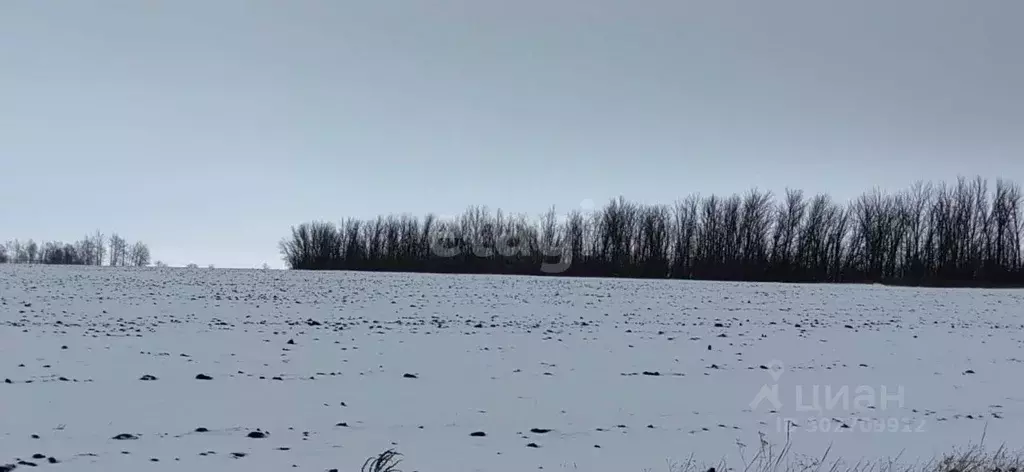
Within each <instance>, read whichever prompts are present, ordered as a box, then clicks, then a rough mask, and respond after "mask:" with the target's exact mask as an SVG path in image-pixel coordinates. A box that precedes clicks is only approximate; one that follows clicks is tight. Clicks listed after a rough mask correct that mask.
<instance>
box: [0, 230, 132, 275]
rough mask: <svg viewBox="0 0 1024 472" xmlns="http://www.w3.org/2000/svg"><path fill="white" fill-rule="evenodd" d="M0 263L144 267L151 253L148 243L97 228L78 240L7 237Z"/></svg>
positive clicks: (0, 248) (0, 252) (1, 249)
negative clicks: (42, 240)
mask: <svg viewBox="0 0 1024 472" xmlns="http://www.w3.org/2000/svg"><path fill="white" fill-rule="evenodd" d="M0 263H13V264H62V265H91V266H100V265H109V266H113V267H127V266H131V267H145V266H148V265H149V263H150V254H149V246H147V245H146V244H145V243H143V242H135V243H131V244H129V243H128V241H127V240H125V239H124V238H122V237H121V236H118V235H117V233H114V234H112V235H111V236H110V238H109V239H107V238H106V237H105V236H104V235H103V233H101V232H99V231H97V232H96V233H95V234H93V235H91V236H86V237H84V238H82V239H81V240H79V241H77V242H75V243H64V242H60V241H50V242H44V243H41V244H40V243H36V242H35V241H34V240H31V239H30V240H28V241H25V242H22V241H19V240H17V239H15V240H11V241H7V242H6V243H4V244H2V245H0Z"/></svg>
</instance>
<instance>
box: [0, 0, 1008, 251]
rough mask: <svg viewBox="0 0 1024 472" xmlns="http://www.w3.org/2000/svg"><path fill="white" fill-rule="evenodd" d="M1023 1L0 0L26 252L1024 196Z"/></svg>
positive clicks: (4, 208)
mask: <svg viewBox="0 0 1024 472" xmlns="http://www.w3.org/2000/svg"><path fill="white" fill-rule="evenodd" d="M1022 23H1024V3H1022V2H1020V1H1017V0H992V1H989V0H970V1H964V0H884V1H882V0H870V1H865V0H858V1H821V0H814V1H810V0H808V1H789V0H772V1H761V0H746V1H735V0H713V1H712V0H703V1H687V0H674V1H665V0H632V1H626V0H622V1H610V0H587V1H583V0H573V1H559V0H516V1H502V2H498V1H494V0H437V1H432V2H427V1H420V0H392V1H385V0H376V1H365V2H351V1H340V0H330V1H329V0H321V1H305V0H289V1H280V0H273V1H271V0H250V1H241V0H175V1H163V2H156V1H138V0H134V1H128V0H122V1H103V2H99V1H86V0H80V1H54V0H49V1H47V0H2V1H0V177H2V180H0V240H4V239H10V238H21V239H28V238H35V239H37V240H40V239H47V240H49V239H60V240H68V241H70V240H74V239H77V238H79V237H81V236H83V235H84V234H85V233H87V232H92V231H94V230H95V229H102V230H103V231H105V232H107V233H108V234H109V232H111V231H117V232H119V233H120V234H121V235H122V236H124V237H126V238H128V239H129V240H130V241H133V240H139V239H141V240H144V241H147V242H148V243H150V246H151V249H152V251H153V255H154V258H156V259H161V260H164V261H166V262H168V263H170V264H172V265H183V264H186V263H188V262H192V261H194V262H196V263H199V264H210V263H212V264H216V265H218V266H233V267H255V266H258V265H260V264H261V263H263V262H268V263H270V264H271V265H272V266H280V265H281V263H280V259H279V256H278V254H277V248H276V244H277V241H278V240H279V239H280V238H281V237H282V236H284V235H286V234H287V232H288V230H289V227H290V226H291V225H293V224H297V223H300V222H303V221H307V220H310V219H328V220H335V221H337V220H340V219H342V218H344V217H348V216H354V217H372V216H375V215H377V214H380V213H401V212H411V213H414V214H417V215H420V214H423V213H426V212H431V211H433V212H436V213H438V214H441V215H445V214H457V213H459V212H461V211H462V210H463V209H464V208H465V207H466V206H468V205H471V204H482V205H489V206H490V207H492V208H495V207H500V208H503V209H506V210H510V211H514V212H528V213H530V214H540V213H541V212H543V211H544V210H545V209H546V208H547V207H548V206H550V205H556V208H557V209H558V210H559V211H568V210H571V209H574V208H578V206H579V205H580V202H581V201H583V200H587V199H590V200H593V201H595V202H597V203H598V204H603V203H604V202H605V201H606V200H607V199H609V198H612V197H615V196H618V195H622V196H625V197H626V198H628V199H631V200H634V201H642V202H647V203H672V202H673V201H675V200H676V199H678V198H681V197H684V196H685V195H686V194H689V193H692V192H700V193H733V192H743V191H746V190H748V189H750V188H752V187H755V186H756V187H760V188H762V189H770V190H774V191H777V192H781V191H782V190H783V189H784V188H785V187H787V186H790V187H797V188H802V189H804V190H806V191H808V192H812V193H815V192H828V193H830V194H831V195H833V196H834V197H836V198H837V199H840V200H846V199H849V198H851V197H854V196H855V195H856V194H858V193H860V192H862V191H864V190H868V189H870V188H871V187H873V186H879V187H882V188H886V189H893V190H896V189H900V188H903V187H906V186H908V185H909V184H911V183H912V182H913V181H914V180H918V179H925V180H952V179H955V177H956V176H957V175H959V174H965V175H975V174H981V175H983V176H986V177H990V178H992V179H995V178H997V177H1005V178H1009V179H1012V180H1015V181H1018V182H1021V183H1024V159H1022V158H1021V156H1022V155H1024V92H1022V90H1024V88H1022V87H1024V85H1022V84H1024V52H1022V49H1021V45H1024V29H1022V28H1021V27H1020V25H1021V24H1022Z"/></svg>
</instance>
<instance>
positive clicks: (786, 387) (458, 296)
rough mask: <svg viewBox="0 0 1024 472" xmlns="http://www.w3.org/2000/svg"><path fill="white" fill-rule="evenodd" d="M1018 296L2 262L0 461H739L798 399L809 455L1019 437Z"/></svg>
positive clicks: (227, 467) (123, 467)
mask: <svg viewBox="0 0 1024 472" xmlns="http://www.w3.org/2000/svg"><path fill="white" fill-rule="evenodd" d="M1022 299H1024V292H1021V291H996V290H964V289H957V290H944V289H910V288H892V287H877V286H834V285H821V286H797V285H773V284H734V283H711V282H672V281H631V280H604V279H589V280H587V279H567V278H530V277H498V276H448V275H410V274H366V273H303V272H285V271H259V270H220V269H191V270H190V269H139V270H130V269H111V268H102V269H96V268H69V267H45V266H12V265H0V382H2V383H0V464H6V463H12V464H17V462H18V461H19V460H21V461H26V462H32V463H35V464H38V466H39V468H42V469H51V468H54V469H63V470H75V471H83V470H90V471H92V470H95V471H115V472H119V471H148V470H197V471H235V470H237V471H249V472H252V471H281V470H292V469H294V470H309V471H324V470H329V469H332V468H336V469H338V470H341V471H346V470H358V469H359V466H360V465H362V464H363V461H364V460H365V459H366V458H367V457H369V456H371V455H374V454H377V453H379V452H381V451H383V450H385V449H388V448H395V449H396V450H397V451H398V452H400V453H402V454H403V457H402V458H403V463H402V464H401V466H400V467H401V468H402V469H403V470H405V471H407V472H408V471H415V470H418V471H423V472H435V471H436V472H440V471H445V472H450V471H471V470H487V471H517V472H518V471H526V470H538V469H543V470H563V469H570V470H576V469H579V470H586V471H635V472H640V471H642V470H644V469H651V470H655V471H658V470H664V471H668V470H669V464H670V463H672V462H676V463H681V462H685V461H686V460H688V459H689V458H690V457H691V454H692V457H693V459H695V460H698V461H704V462H717V461H719V460H720V459H722V458H726V459H728V460H729V461H730V465H732V466H734V467H737V468H740V469H742V459H741V457H740V455H741V452H742V454H743V455H744V456H746V458H747V459H748V460H749V459H750V457H751V456H753V455H754V454H755V453H756V451H757V449H759V447H760V436H759V434H760V433H763V434H764V438H765V440H767V441H769V442H771V443H775V444H777V445H779V446H781V445H782V443H785V441H786V435H787V433H786V431H787V427H786V422H787V420H792V421H793V422H795V423H796V424H795V425H794V426H792V427H790V428H788V430H789V434H790V436H791V438H792V447H793V451H794V452H796V453H802V454H809V455H815V456H817V455H820V454H821V453H822V452H824V451H825V449H826V448H828V446H829V445H830V444H831V445H832V452H831V456H833V457H835V456H843V457H845V458H846V459H847V460H850V461H856V460H858V459H872V460H873V459H878V458H881V457H895V456H897V455H899V454H901V453H902V460H908V461H913V460H915V459H918V458H921V459H930V458H932V457H933V456H935V455H937V454H942V453H946V452H949V451H950V450H951V448H954V447H957V446H965V445H968V444H969V443H972V442H974V443H977V442H978V441H980V439H981V437H982V434H983V433H984V434H985V435H986V439H985V442H986V444H993V445H998V443H1000V442H1006V443H1007V444H1008V445H1010V446H1018V445H1019V442H1020V438H1021V437H1024V392H1022V386H1024V346H1022V344H1021V340H1022V335H1021V333H1022V330H1024V317H1022V315H1024V302H1022ZM199 374H203V375H206V376H209V377H210V378H209V379H208V380H200V379H197V375H199ZM406 374H409V375H406ZM654 374H657V375H654ZM144 376H152V377H147V378H151V380H142V379H143V378H144ZM816 391H817V397H818V398H817V401H815V398H814V397H815V392H816ZM844 393H845V396H844ZM759 395H760V396H759ZM758 398H760V399H761V400H763V401H761V402H760V403H759V404H756V405H752V403H753V402H755V400H756V399H758ZM815 407H818V408H817V409H815ZM812 409H815V411H810V410H812ZM819 419H820V420H819ZM531 430H532V431H531ZM257 431H259V432H263V433H265V434H263V435H262V436H263V437H250V436H261V435H260V434H251V433H254V432H257ZM118 435H130V436H125V437H127V438H128V439H114V438H115V437H117V436H118ZM1015 443H1016V444H1015ZM744 445H745V446H744ZM34 455H35V456H36V458H33V456H34ZM50 458H53V460H55V461H58V462H57V463H55V464H50V463H49V462H50ZM22 468H26V469H28V468H30V466H28V465H22V466H19V467H18V470H21V469H22Z"/></svg>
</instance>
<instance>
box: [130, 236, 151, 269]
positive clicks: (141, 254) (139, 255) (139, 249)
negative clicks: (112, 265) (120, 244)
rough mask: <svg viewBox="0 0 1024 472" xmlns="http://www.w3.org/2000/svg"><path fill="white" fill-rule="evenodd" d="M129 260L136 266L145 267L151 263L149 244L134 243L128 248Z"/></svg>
mask: <svg viewBox="0 0 1024 472" xmlns="http://www.w3.org/2000/svg"><path fill="white" fill-rule="evenodd" d="M128 260H129V262H130V263H131V265H132V266H134V267H145V266H148V265H149V246H146V245H145V244H144V243H141V242H137V243H135V244H132V246H131V249H129V250H128Z"/></svg>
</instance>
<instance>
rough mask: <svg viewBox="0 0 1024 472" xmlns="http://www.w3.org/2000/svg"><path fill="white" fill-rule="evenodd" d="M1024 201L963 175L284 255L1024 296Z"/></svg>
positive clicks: (316, 235) (351, 239) (497, 219)
mask: <svg viewBox="0 0 1024 472" xmlns="http://www.w3.org/2000/svg"><path fill="white" fill-rule="evenodd" d="M1021 199H1022V193H1021V188H1020V186H1019V185H1018V184H1016V183H1013V182H1010V181H1006V180H1002V179H1000V180H997V181H996V182H995V185H994V186H990V185H989V182H988V181H986V180H984V179H982V178H980V177H978V178H975V179H967V178H964V177H961V178H958V179H957V180H956V181H955V183H946V182H943V183H938V184H934V183H926V182H918V183H916V184H914V185H913V186H911V187H910V188H908V189H906V190H903V191H900V192H895V193H888V192H884V191H882V190H879V189H874V190H871V191H869V192H866V193H864V194H862V195H861V196H859V197H858V198H856V199H854V200H852V201H850V202H849V203H845V204H843V203H839V202H836V201H835V200H834V199H832V198H831V197H829V196H828V195H825V194H819V195H814V196H807V195H805V194H804V193H803V192H802V191H800V190H787V191H786V192H785V193H784V194H783V195H781V196H779V197H778V198H776V196H775V195H773V194H772V193H770V192H766V191H761V190H757V189H754V190H751V191H749V192H747V193H745V194H742V195H741V194H734V195H730V196H717V195H708V196H700V195H691V196H689V197H686V198H684V199H682V200H680V201H677V202H676V203H675V204H673V205H642V204H637V203H633V202H629V201H627V200H625V199H623V198H621V197H620V198H618V199H614V200H612V201H610V202H609V203H608V204H607V205H605V206H604V207H603V208H600V209H597V210H595V211H590V212H586V213H584V212H583V211H579V210H577V211H572V212H570V213H569V214H567V215H563V216H559V215H557V214H556V213H555V211H554V209H551V210H550V211H548V212H547V213H546V214H544V215H543V216H541V217H540V218H536V219H531V218H529V217H527V216H526V215H506V214H504V213H503V212H502V211H500V210H498V211H495V212H492V211H489V210H488V209H487V208H486V207H469V209H468V210H466V212H465V213H463V214H462V215H461V216H459V217H457V218H449V219H440V218H437V217H436V216H435V215H426V216H425V217H422V218H417V217H413V216H409V215H391V216H380V217H377V218H376V219H371V220H358V219H351V218H350V219H345V220H343V221H342V222H341V223H340V224H335V223H331V222H323V221H313V222H307V223H303V224H300V225H298V226H295V227H292V230H291V235H290V236H288V237H286V238H284V239H282V240H281V242H280V244H279V249H280V251H281V255H282V257H283V259H284V261H285V263H286V264H287V266H288V267H289V268H291V269H306V270H364V271H403V272H436V273H490V274H521V275H525V274H536V275H540V274H548V275H563V276H584V277H632V278H673V279H704V280H733V281H779V282H832V283H847V282H852V283H886V284H898V285H929V286H1024V267H1022V259H1021V233H1022V230H1024V219H1022V218H1021Z"/></svg>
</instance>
